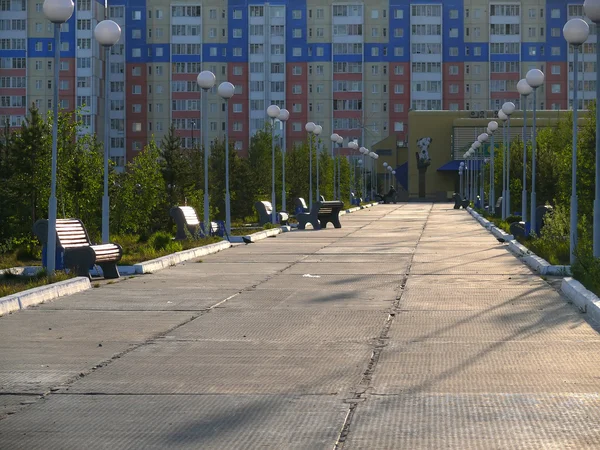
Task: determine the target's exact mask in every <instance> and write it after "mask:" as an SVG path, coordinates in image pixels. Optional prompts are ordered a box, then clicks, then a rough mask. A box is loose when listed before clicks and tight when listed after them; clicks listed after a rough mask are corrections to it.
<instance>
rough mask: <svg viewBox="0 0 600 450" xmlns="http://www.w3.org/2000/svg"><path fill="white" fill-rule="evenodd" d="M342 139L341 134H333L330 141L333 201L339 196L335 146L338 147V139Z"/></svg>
mask: <svg viewBox="0 0 600 450" xmlns="http://www.w3.org/2000/svg"><path fill="white" fill-rule="evenodd" d="M340 137H341V136H340V135H339V134H337V133H333V134H332V135H331V136H329V139H331V160H332V161H333V199H334V200H337V199H338V196H337V193H336V186H337V183H336V180H335V178H336V177H335V172H336V163H335V146H336V145H337V143H338V139H339V138H340Z"/></svg>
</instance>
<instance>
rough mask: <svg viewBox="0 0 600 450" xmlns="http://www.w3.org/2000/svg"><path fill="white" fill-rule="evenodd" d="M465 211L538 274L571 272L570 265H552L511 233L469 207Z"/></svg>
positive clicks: (561, 274)
mask: <svg viewBox="0 0 600 450" xmlns="http://www.w3.org/2000/svg"><path fill="white" fill-rule="evenodd" d="M467 211H468V212H469V214H471V215H472V216H473V217H474V218H475V219H476V220H477V221H478V222H479V223H480V224H481V225H482V226H483V227H485V228H486V229H488V230H489V231H490V232H491V233H492V234H493V235H494V236H495V237H496V238H497V239H502V240H503V241H504V242H506V243H508V250H509V251H510V252H511V253H512V254H514V255H515V256H517V257H519V258H521V260H522V261H523V262H524V263H525V264H527V265H528V266H529V267H531V268H532V269H533V270H535V271H536V272H538V273H539V274H540V275H552V276H559V277H564V276H565V275H570V274H571V266H553V265H552V264H550V263H549V262H548V261H546V260H545V259H544V258H540V257H539V256H538V255H536V254H535V253H533V252H532V251H531V250H529V249H528V248H527V247H525V246H524V245H522V244H520V243H519V241H517V240H516V239H515V237H514V236H513V235H512V234H508V233H506V232H505V231H504V230H502V229H500V228H498V227H497V226H495V225H494V224H493V223H492V222H490V221H489V220H487V219H485V218H484V217H483V216H482V215H480V214H479V213H477V212H475V211H474V210H473V209H472V208H471V207H467Z"/></svg>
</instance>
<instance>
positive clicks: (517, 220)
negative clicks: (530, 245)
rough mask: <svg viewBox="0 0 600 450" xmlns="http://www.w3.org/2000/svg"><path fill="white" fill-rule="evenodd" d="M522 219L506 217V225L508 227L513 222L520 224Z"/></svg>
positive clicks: (519, 217)
mask: <svg viewBox="0 0 600 450" xmlns="http://www.w3.org/2000/svg"><path fill="white" fill-rule="evenodd" d="M521 219H522V217H521V216H508V217H507V218H506V223H508V224H509V225H510V224H511V223H513V222H520V221H521Z"/></svg>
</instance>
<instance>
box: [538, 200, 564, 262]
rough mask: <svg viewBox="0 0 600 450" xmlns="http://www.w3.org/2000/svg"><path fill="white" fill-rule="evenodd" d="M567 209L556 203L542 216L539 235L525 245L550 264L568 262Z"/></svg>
mask: <svg viewBox="0 0 600 450" xmlns="http://www.w3.org/2000/svg"><path fill="white" fill-rule="evenodd" d="M569 229H570V226H569V211H568V210H567V209H566V208H565V207H563V206H561V205H557V206H556V207H555V208H554V210H553V211H551V212H548V213H547V214H546V215H545V216H544V226H543V227H542V229H541V233H540V236H536V237H535V238H534V239H531V240H530V241H528V242H527V247H528V248H529V249H530V250H531V251H532V252H534V253H535V254H536V255H538V256H541V257H542V258H544V259H545V260H546V261H548V262H549V263H550V264H554V265H560V264H569V261H570V253H571V250H570V248H569V247H570V240H569Z"/></svg>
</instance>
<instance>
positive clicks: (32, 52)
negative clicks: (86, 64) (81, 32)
mask: <svg viewBox="0 0 600 450" xmlns="http://www.w3.org/2000/svg"><path fill="white" fill-rule="evenodd" d="M38 42H41V43H42V50H40V51H37V50H36V49H35V47H36V44H37V43H38ZM63 42H68V43H69V50H67V51H61V52H60V57H61V58H75V42H74V41H73V40H72V39H71V40H68V39H65V36H63V35H62V34H61V44H62V43H63ZM50 44H52V50H48V45H50ZM7 51H14V50H7ZM18 51H22V52H23V53H25V51H24V50H18ZM27 57H28V58H54V38H27Z"/></svg>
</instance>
